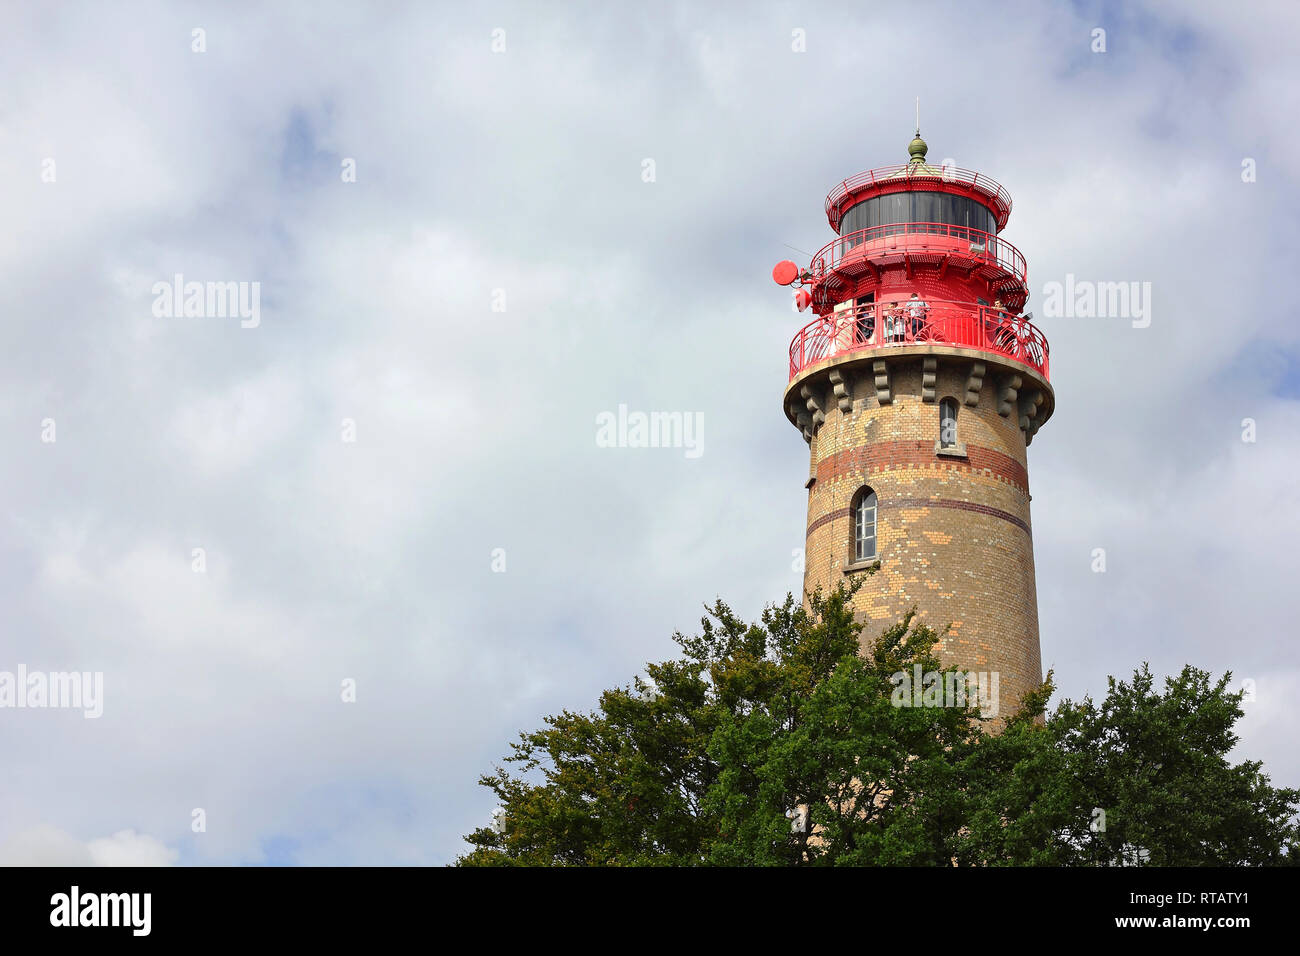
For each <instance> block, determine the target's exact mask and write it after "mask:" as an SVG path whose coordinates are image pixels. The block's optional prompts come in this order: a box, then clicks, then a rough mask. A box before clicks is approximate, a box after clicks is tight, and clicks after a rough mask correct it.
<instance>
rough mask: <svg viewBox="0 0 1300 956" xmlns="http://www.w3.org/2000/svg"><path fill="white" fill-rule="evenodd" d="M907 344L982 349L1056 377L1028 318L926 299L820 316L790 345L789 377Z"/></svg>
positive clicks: (1043, 341)
mask: <svg viewBox="0 0 1300 956" xmlns="http://www.w3.org/2000/svg"><path fill="white" fill-rule="evenodd" d="M907 346H922V347H924V346H952V347H956V348H966V349H977V350H980V351H983V352H989V353H991V354H992V356H993V357H998V358H1003V359H1011V360H1012V361H1015V362H1018V363H1020V364H1021V365H1024V366H1027V367H1028V368H1030V369H1032V370H1033V371H1035V372H1037V373H1038V374H1039V375H1041V376H1042V377H1043V379H1044V380H1045V381H1050V378H1051V374H1050V360H1049V349H1048V345H1047V338H1046V337H1045V336H1044V335H1043V333H1042V332H1040V331H1039V330H1038V329H1037V328H1036V327H1035V326H1034V324H1033V323H1031V322H1030V321H1029V320H1028V319H1025V318H1023V317H1022V316H1019V315H1015V314H1013V313H1011V312H1008V311H1006V310H1005V309H995V308H992V307H989V306H981V305H972V304H971V303H968V302H936V301H926V302H921V303H919V304H916V305H913V304H911V303H908V302H902V303H900V305H899V307H898V308H888V307H878V306H877V305H876V304H874V303H873V304H869V305H860V306H856V307H854V308H849V309H841V310H840V311H838V312H831V313H829V314H827V315H823V316H819V317H818V318H817V319H814V320H813V321H812V322H809V323H808V324H807V325H805V326H804V327H803V328H802V329H800V330H799V332H798V333H797V334H796V335H795V337H794V340H793V341H791V343H790V381H794V379H795V378H796V377H798V376H799V374H800V373H802V372H804V371H805V370H807V369H810V368H812V367H813V366H814V365H817V364H819V363H821V362H824V361H826V360H827V359H831V358H838V357H840V356H843V355H846V354H848V353H851V352H867V351H872V350H880V351H882V352H894V351H897V350H899V349H900V348H902V347H907Z"/></svg>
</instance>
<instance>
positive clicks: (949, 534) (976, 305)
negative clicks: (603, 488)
mask: <svg viewBox="0 0 1300 956" xmlns="http://www.w3.org/2000/svg"><path fill="white" fill-rule="evenodd" d="M926 150H927V147H926V144H925V141H924V140H922V139H921V136H920V131H919V130H918V131H917V135H916V138H915V139H914V140H912V142H911V144H910V145H909V146H908V154H909V161H908V162H907V163H906V164H904V165H901V166H888V167H885V168H883V169H873V170H870V171H869V172H865V173H861V174H859V175H857V176H854V177H852V178H851V179H846V180H845V181H844V182H841V183H838V184H837V185H836V186H835V187H834V188H833V189H832V190H831V192H830V195H829V196H827V197H826V216H827V219H828V220H829V221H830V225H831V228H832V229H833V230H834V231H835V233H836V236H837V238H835V239H834V240H833V241H832V242H830V243H829V244H827V245H826V246H825V247H824V248H823V249H822V250H821V251H820V252H818V253H817V254H816V255H815V256H813V258H812V262H811V263H810V264H809V265H808V267H807V268H806V269H805V268H800V267H799V266H797V265H795V264H794V263H793V262H788V261H786V262H782V263H779V264H778V265H777V266H776V268H775V269H774V270H773V272H772V276H773V278H774V279H775V280H776V281H777V282H778V283H779V284H781V285H791V286H795V287H797V289H798V291H797V292H796V301H797V303H798V306H799V308H800V311H803V310H806V309H809V308H811V310H812V311H813V313H815V315H816V318H814V319H813V321H812V322H810V323H808V324H807V325H806V326H804V327H803V328H802V329H800V330H799V332H798V333H797V334H796V335H795V337H794V340H793V341H792V342H791V343H790V369H789V371H790V379H789V384H788V385H787V387H786V390H785V401H784V404H785V413H786V417H787V418H789V419H790V421H791V423H793V424H794V425H795V426H796V427H797V428H798V429H799V430H800V432H801V433H802V434H803V437H804V440H805V441H806V442H808V444H809V447H810V456H809V469H808V472H809V474H808V483H807V488H808V525H807V545H806V551H805V555H806V563H805V572H804V588H805V590H806V591H809V592H811V591H812V590H814V589H815V588H817V587H818V586H821V587H822V588H823V589H824V590H829V589H831V588H833V587H834V586H835V584H836V583H837V582H839V581H845V580H847V579H848V578H850V577H851V576H853V575H854V574H855V573H860V572H862V571H864V570H865V569H867V568H869V567H872V566H873V565H875V564H876V563H877V562H879V563H880V570H879V571H878V572H877V573H876V574H874V575H872V576H871V577H869V578H867V580H866V581H865V582H864V585H863V587H862V589H861V590H860V591H859V592H858V594H857V596H856V598H855V606H856V611H857V615H858V618H859V619H860V620H862V621H864V622H865V623H866V625H867V628H866V630H865V631H864V632H863V636H864V639H870V638H873V637H874V636H875V635H876V634H878V633H879V632H880V630H882V629H883V628H884V627H886V626H888V625H889V624H893V623H895V622H897V621H899V620H901V618H902V617H903V615H904V614H905V613H906V611H907V610H908V609H909V608H911V607H913V606H916V607H917V609H918V619H919V620H920V621H922V622H924V623H926V624H929V625H931V626H932V627H935V628H936V629H941V628H942V627H943V626H944V625H947V624H951V628H950V630H949V631H948V633H947V634H946V635H945V636H944V639H943V641H942V643H941V644H940V645H939V652H940V656H941V657H942V659H943V660H944V662H945V664H957V665H959V666H961V667H962V668H963V669H966V670H973V671H981V672H988V673H990V674H993V673H996V674H998V682H999V699H1000V710H1001V713H1002V715H1003V716H1009V714H1010V713H1011V711H1012V710H1014V708H1015V707H1016V705H1017V704H1018V703H1019V701H1020V698H1021V697H1022V696H1023V694H1024V693H1025V692H1026V691H1027V690H1030V689H1031V688H1033V687H1035V686H1037V684H1038V683H1039V682H1040V680H1041V679H1042V664H1041V661H1040V654H1039V647H1038V605H1037V596H1036V593H1035V585H1034V549H1033V538H1032V534H1031V530H1030V520H1029V501H1030V498H1029V473H1028V469H1027V464H1026V454H1025V449H1026V448H1027V446H1028V445H1029V443H1030V442H1031V441H1032V440H1033V437H1034V435H1035V434H1036V433H1037V431H1038V429H1039V426H1041V425H1042V424H1043V422H1045V421H1046V420H1047V419H1048V417H1049V416H1050V415H1051V414H1052V409H1053V406H1054V403H1055V399H1054V395H1053V392H1052V387H1051V385H1050V384H1049V383H1048V352H1047V340H1046V339H1045V338H1044V337H1043V335H1042V334H1041V333H1040V332H1039V331H1038V330H1037V329H1036V328H1035V327H1034V326H1033V325H1032V324H1031V323H1030V322H1029V321H1028V318H1027V317H1026V316H1025V315H1023V314H1022V311H1023V309H1024V305H1025V301H1026V299H1027V298H1028V297H1029V288H1028V284H1027V283H1028V273H1027V270H1026V267H1025V258H1024V256H1022V255H1021V254H1020V252H1019V250H1017V249H1016V248H1015V247H1014V246H1012V245H1010V244H1009V243H1008V242H1007V241H1006V240H1004V239H1002V238H1001V236H1000V235H999V234H1000V233H1001V231H1002V229H1003V227H1004V226H1006V224H1007V219H1008V217H1009V216H1010V214H1011V197H1010V195H1009V194H1008V193H1007V191H1006V190H1005V189H1003V188H1002V187H1001V186H999V185H998V184H997V183H996V182H994V181H993V180H991V179H989V178H988V177H986V176H984V175H982V174H979V173H974V172H970V171H968V170H964V169H955V168H952V167H937V166H932V165H930V164H929V163H927V162H926Z"/></svg>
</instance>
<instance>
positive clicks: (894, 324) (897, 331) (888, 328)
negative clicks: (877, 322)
mask: <svg viewBox="0 0 1300 956" xmlns="http://www.w3.org/2000/svg"><path fill="white" fill-rule="evenodd" d="M885 341H886V342H889V343H891V344H895V345H896V344H898V343H899V342H902V341H903V310H902V309H900V308H899V307H898V303H897V302H891V303H889V308H888V309H886V310H885Z"/></svg>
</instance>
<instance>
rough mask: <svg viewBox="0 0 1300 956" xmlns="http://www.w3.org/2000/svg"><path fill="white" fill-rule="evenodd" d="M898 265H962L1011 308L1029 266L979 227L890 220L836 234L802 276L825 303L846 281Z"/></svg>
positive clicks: (1023, 290)
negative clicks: (804, 275)
mask: <svg viewBox="0 0 1300 956" xmlns="http://www.w3.org/2000/svg"><path fill="white" fill-rule="evenodd" d="M900 264H901V265H904V266H905V267H908V268H911V267H914V266H917V265H930V266H935V267H939V268H942V269H948V268H954V269H959V270H962V271H964V272H965V273H967V274H968V275H971V276H974V277H977V278H980V279H984V280H986V281H987V282H988V283H989V288H990V289H991V290H992V292H993V294H994V295H995V296H1001V298H1002V299H1003V300H1004V301H1005V302H1006V304H1007V305H1010V306H1013V307H1016V308H1019V307H1020V306H1021V305H1023V304H1024V302H1025V300H1026V299H1027V298H1028V297H1029V270H1028V267H1027V266H1026V264H1025V257H1024V255H1023V254H1022V253H1021V252H1020V250H1019V249H1017V248H1016V247H1015V246H1013V245H1012V244H1011V243H1009V242H1007V241H1006V240H1005V239H1000V238H998V237H997V236H996V235H994V234H993V233H989V232H984V231H983V230H982V229H972V228H971V227H969V226H953V225H949V224H947V223H942V222H895V223H889V224H887V225H883V226H870V227H868V228H866V229H859V230H858V231H857V232H851V233H849V234H848V235H847V236H841V237H840V238H838V239H834V240H832V241H831V242H828V243H827V244H826V245H825V246H823V247H822V248H821V249H820V250H818V252H817V254H816V255H814V256H813V258H812V262H811V263H810V264H809V266H808V276H807V279H808V281H810V282H811V283H812V285H813V287H814V296H813V300H814V302H816V303H818V304H820V305H830V304H831V303H832V302H833V301H834V299H835V298H836V296H837V294H840V293H843V291H844V290H846V289H848V288H850V283H851V280H855V279H856V278H858V277H860V276H862V275H864V274H867V273H872V274H874V273H876V272H878V271H879V270H880V269H881V268H885V267H888V266H896V265H900ZM840 297H843V296H842V294H841V295H840Z"/></svg>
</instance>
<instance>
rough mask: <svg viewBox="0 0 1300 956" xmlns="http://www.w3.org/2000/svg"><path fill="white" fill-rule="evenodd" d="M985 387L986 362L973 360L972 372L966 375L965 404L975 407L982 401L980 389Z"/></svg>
mask: <svg viewBox="0 0 1300 956" xmlns="http://www.w3.org/2000/svg"><path fill="white" fill-rule="evenodd" d="M983 387H984V363H983V362H971V364H970V374H969V375H967V376H966V398H965V404H967V405H969V406H970V407H971V408H975V407H976V406H977V405H979V403H980V389H981V388H983Z"/></svg>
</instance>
